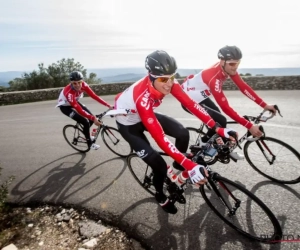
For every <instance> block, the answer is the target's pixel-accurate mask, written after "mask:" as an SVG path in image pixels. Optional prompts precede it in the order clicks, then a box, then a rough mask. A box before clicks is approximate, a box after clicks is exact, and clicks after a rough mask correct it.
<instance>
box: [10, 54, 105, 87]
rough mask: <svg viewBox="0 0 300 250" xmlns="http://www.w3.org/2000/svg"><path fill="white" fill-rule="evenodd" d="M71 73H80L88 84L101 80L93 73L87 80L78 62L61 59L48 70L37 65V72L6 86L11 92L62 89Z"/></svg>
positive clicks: (40, 64)
mask: <svg viewBox="0 0 300 250" xmlns="http://www.w3.org/2000/svg"><path fill="white" fill-rule="evenodd" d="M72 71H80V72H81V73H82V74H83V76H84V79H85V81H86V82H87V83H89V84H97V83H101V79H97V75H96V74H95V73H90V75H89V77H88V78H87V77H86V75H87V70H86V69H84V67H83V66H82V65H81V64H80V63H79V62H75V60H74V58H71V59H69V58H68V59H65V58H63V59H61V60H60V61H57V62H56V63H52V64H51V65H49V66H48V68H46V67H45V66H44V64H43V63H39V64H38V70H34V71H32V72H31V73H24V74H23V75H22V78H15V79H14V80H12V81H10V82H9V83H8V84H9V86H10V89H11V90H13V91H15V90H32V89H46V88H57V87H64V86H65V85H66V84H67V83H68V82H69V74H70V73H71V72H72Z"/></svg>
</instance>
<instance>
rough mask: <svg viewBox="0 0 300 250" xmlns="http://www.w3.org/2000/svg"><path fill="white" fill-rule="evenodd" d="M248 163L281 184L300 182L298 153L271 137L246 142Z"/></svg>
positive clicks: (245, 150) (245, 149)
mask: <svg viewBox="0 0 300 250" xmlns="http://www.w3.org/2000/svg"><path fill="white" fill-rule="evenodd" d="M244 154H245V158H246V160H247V161H248V163H249V164H250V165H251V167H253V168H254V169H255V170H256V171H257V172H259V173H260V174H262V175H263V176H265V177H266V178H268V179H270V180H272V181H275V182H278V183H283V184H295V183H298V182H300V154H299V153H298V152H297V151H296V150H295V149H294V148H292V147H291V146H290V145H288V144H286V143H285V142H283V141H280V140H278V139H275V138H271V137H264V138H260V139H259V140H257V141H254V142H250V141H248V142H246V143H245V146H244Z"/></svg>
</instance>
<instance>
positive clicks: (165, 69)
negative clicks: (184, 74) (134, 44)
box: [145, 50, 177, 76]
mask: <svg viewBox="0 0 300 250" xmlns="http://www.w3.org/2000/svg"><path fill="white" fill-rule="evenodd" d="M145 67H146V69H147V70H148V72H149V73H150V74H153V75H156V76H163V75H172V74H174V73H175V72H176V70H177V64H176V61H175V59H174V57H172V56H170V55H169V54H168V53H167V52H165V51H163V50H156V51H154V52H152V53H151V54H150V55H148V56H147V57H146V61H145Z"/></svg>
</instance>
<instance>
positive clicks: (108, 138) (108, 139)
mask: <svg viewBox="0 0 300 250" xmlns="http://www.w3.org/2000/svg"><path fill="white" fill-rule="evenodd" d="M101 138H102V140H103V142H104V144H105V145H106V146H107V147H108V149H109V150H110V151H111V152H113V153H114V154H116V155H118V156H120V157H127V156H128V155H129V154H130V153H132V152H133V150H132V147H131V146H130V144H129V143H128V142H127V141H126V140H125V139H124V138H123V136H122V135H121V134H120V132H119V131H118V130H117V129H116V128H113V127H109V126H105V127H103V128H102V130H101Z"/></svg>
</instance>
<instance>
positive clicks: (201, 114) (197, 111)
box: [171, 83, 216, 128]
mask: <svg viewBox="0 0 300 250" xmlns="http://www.w3.org/2000/svg"><path fill="white" fill-rule="evenodd" d="M171 94H172V95H173V96H174V97H175V98H176V99H177V100H178V101H179V102H180V103H182V105H183V106H184V107H186V108H187V109H188V110H189V111H190V112H191V113H193V114H194V115H195V116H197V117H198V118H199V119H200V120H201V121H203V122H204V123H205V124H207V126H209V127H210V128H212V127H214V126H215V124H216V122H215V121H214V120H213V119H212V118H211V116H210V115H209V114H208V113H207V112H206V110H205V109H204V108H203V107H202V106H201V105H199V104H198V103H196V102H195V101H194V100H193V99H191V98H190V97H189V96H188V95H187V94H186V93H185V92H184V91H183V89H182V88H181V86H180V85H179V83H174V84H173V87H172V90H171Z"/></svg>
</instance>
